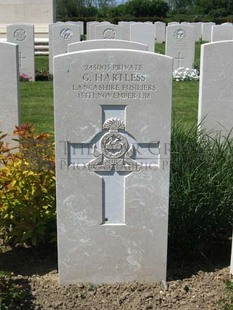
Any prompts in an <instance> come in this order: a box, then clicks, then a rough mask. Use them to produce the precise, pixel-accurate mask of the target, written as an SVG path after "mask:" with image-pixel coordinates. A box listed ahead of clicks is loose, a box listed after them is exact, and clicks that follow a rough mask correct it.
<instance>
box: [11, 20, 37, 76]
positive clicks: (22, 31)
mask: <svg viewBox="0 0 233 310" xmlns="http://www.w3.org/2000/svg"><path fill="white" fill-rule="evenodd" d="M7 42H11V43H15V44H17V45H18V46H19V59H18V65H19V73H20V74H26V75H27V76H28V77H29V78H30V79H31V81H35V57H34V25H33V24H12V25H8V26H7Z"/></svg>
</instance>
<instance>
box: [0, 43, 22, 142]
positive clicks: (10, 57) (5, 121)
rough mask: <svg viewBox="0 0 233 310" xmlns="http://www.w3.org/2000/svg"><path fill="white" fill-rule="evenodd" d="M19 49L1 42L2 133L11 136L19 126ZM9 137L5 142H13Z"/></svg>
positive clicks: (0, 111)
mask: <svg viewBox="0 0 233 310" xmlns="http://www.w3.org/2000/svg"><path fill="white" fill-rule="evenodd" d="M18 62H19V47H18V45H17V44H14V43H3V42H0V72H1V75H0V94H1V96H0V131H1V132H2V133H4V134H8V135H10V133H12V132H13V130H14V129H15V126H18V125H19V118H20V117H19V70H18ZM11 138H12V137H10V136H8V137H6V138H5V139H4V141H5V142H7V143H9V142H11V146H12V145H13V142H12V140H11Z"/></svg>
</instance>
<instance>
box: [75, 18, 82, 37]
mask: <svg viewBox="0 0 233 310" xmlns="http://www.w3.org/2000/svg"><path fill="white" fill-rule="evenodd" d="M76 25H79V26H80V29H81V35H82V36H83V35H84V22H83V21H79V22H76Z"/></svg>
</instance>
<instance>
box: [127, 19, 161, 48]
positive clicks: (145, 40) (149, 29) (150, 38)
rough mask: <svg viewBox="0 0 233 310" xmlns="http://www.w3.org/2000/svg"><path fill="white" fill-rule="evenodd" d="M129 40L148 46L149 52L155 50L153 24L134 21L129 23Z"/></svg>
mask: <svg viewBox="0 0 233 310" xmlns="http://www.w3.org/2000/svg"><path fill="white" fill-rule="evenodd" d="M130 41H134V42H139V43H142V44H145V45H147V46H148V51H149V52H154V51H155V28H154V25H153V24H143V23H134V24H132V25H130Z"/></svg>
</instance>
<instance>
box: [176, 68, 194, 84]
mask: <svg viewBox="0 0 233 310" xmlns="http://www.w3.org/2000/svg"><path fill="white" fill-rule="evenodd" d="M173 78H174V80H176V81H177V82H179V81H192V80H198V79H199V74H198V71H197V70H196V69H190V68H184V67H180V68H178V69H176V70H174V71H173Z"/></svg>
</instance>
